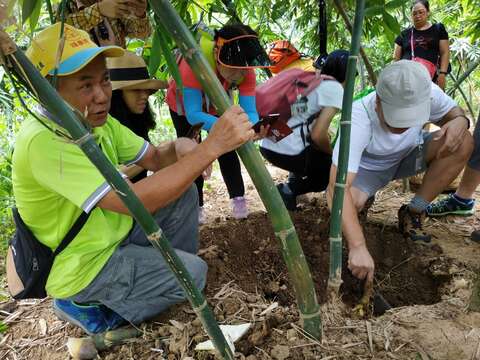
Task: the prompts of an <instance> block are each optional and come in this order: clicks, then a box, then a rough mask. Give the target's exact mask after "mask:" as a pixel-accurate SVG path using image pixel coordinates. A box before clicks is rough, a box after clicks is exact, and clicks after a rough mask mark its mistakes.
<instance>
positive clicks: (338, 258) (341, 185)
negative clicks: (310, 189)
mask: <svg viewBox="0 0 480 360" xmlns="http://www.w3.org/2000/svg"><path fill="white" fill-rule="evenodd" d="M364 8H365V0H358V1H357V2H356V8H355V20H354V23H353V33H352V44H351V47H350V56H349V58H348V65H347V76H346V86H345V91H344V93H343V102H342V117H341V120H340V134H341V136H340V151H339V156H338V168H337V178H336V180H335V192H334V195H333V203H332V213H331V217H330V272H329V278H328V286H329V288H333V289H335V291H337V292H338V289H339V288H340V285H341V284H342V209H343V198H344V194H345V183H346V179H347V170H348V156H349V150H350V127H351V126H350V125H351V118H352V102H353V91H354V87H355V75H356V72H357V59H358V53H359V50H360V39H361V36H362V25H363V18H364Z"/></svg>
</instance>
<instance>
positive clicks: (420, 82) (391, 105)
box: [376, 60, 432, 128]
mask: <svg viewBox="0 0 480 360" xmlns="http://www.w3.org/2000/svg"><path fill="white" fill-rule="evenodd" d="M376 90H377V96H378V97H379V98H380V101H381V103H382V109H383V115H384V118H385V122H386V123H387V124H388V125H389V126H391V127H393V128H409V127H413V126H419V125H420V126H421V125H423V124H425V123H426V122H427V121H428V119H429V118H430V99H431V93H432V80H431V78H430V75H429V74H428V71H427V69H425V67H424V66H423V65H422V64H420V63H418V62H415V61H411V60H400V61H397V62H394V63H392V64H390V65H388V66H387V67H386V68H385V69H383V71H382V72H381V73H380V76H379V77H378V82H377V86H376Z"/></svg>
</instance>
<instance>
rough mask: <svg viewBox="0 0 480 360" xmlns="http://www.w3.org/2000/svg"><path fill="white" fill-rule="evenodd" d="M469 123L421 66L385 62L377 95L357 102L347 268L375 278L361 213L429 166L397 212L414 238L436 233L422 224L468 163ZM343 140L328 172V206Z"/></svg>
mask: <svg viewBox="0 0 480 360" xmlns="http://www.w3.org/2000/svg"><path fill="white" fill-rule="evenodd" d="M426 122H432V123H434V124H436V125H438V126H440V130H438V131H436V132H433V133H427V132H424V131H423V130H422V128H423V125H424V124H425V123H426ZM468 127H469V120H468V119H467V118H466V117H465V115H464V112H463V110H462V109H461V108H459V107H458V106H457V104H456V103H455V101H454V100H452V99H451V98H450V97H449V96H448V95H446V94H445V93H444V92H443V91H442V90H441V89H440V88H439V87H438V86H437V85H435V84H433V83H432V82H431V79H430V77H429V75H428V73H427V71H426V69H425V68H424V67H423V65H421V64H419V63H416V62H413V61H409V60H401V61H398V62H395V63H393V64H391V65H389V66H387V67H386V68H385V69H384V70H383V71H382V73H381V74H380V76H379V79H378V83H377V86H376V92H373V93H371V94H369V95H368V96H366V97H364V98H363V99H360V100H358V101H356V102H355V103H354V104H353V109H352V138H351V143H350V159H349V164H348V176H347V187H346V189H345V190H346V191H345V200H344V207H343V219H342V229H343V233H344V235H345V238H346V239H347V243H348V249H349V256H348V267H349V269H350V270H351V271H352V273H353V275H355V276H356V277H358V278H360V279H364V278H365V277H367V278H368V279H369V280H372V279H373V271H374V262H373V259H372V257H371V255H370V253H369V252H368V249H367V245H366V241H365V236H364V234H363V231H362V228H361V226H360V223H359V220H358V212H359V211H360V210H361V209H362V208H363V207H364V205H365V203H366V202H367V200H369V199H373V198H374V196H375V193H376V192H377V191H378V190H380V189H381V188H383V187H384V186H386V185H387V184H388V183H389V182H390V181H392V180H394V179H401V178H406V177H409V176H413V175H415V174H418V173H421V172H424V171H426V173H425V176H424V177H423V183H422V185H421V186H420V188H419V189H418V191H417V192H416V194H415V195H414V197H413V198H412V199H411V201H410V203H409V204H405V205H402V207H401V208H400V210H399V211H398V226H399V229H400V232H402V233H403V234H404V236H405V237H408V238H410V239H411V240H413V241H425V242H429V241H430V239H431V236H430V235H428V234H426V233H425V232H424V231H423V229H422V221H423V219H424V218H425V209H426V208H427V206H428V205H429V204H430V202H431V201H432V200H433V199H435V197H436V196H437V195H438V194H440V193H441V192H442V190H443V189H444V188H446V187H447V186H448V184H450V182H451V181H452V180H453V179H454V178H455V177H456V176H457V175H458V174H459V173H460V171H461V170H462V169H463V167H464V166H465V164H466V162H467V160H468V158H469V156H470V153H471V152H472V149H473V141H472V136H471V135H470V133H469V132H468ZM339 143H340V142H337V145H336V146H335V149H334V154H333V159H332V163H333V165H332V168H331V171H330V183H329V186H328V193H327V197H328V201H329V205H330V206H331V202H332V198H333V192H334V187H335V179H336V175H337V165H338V155H339V154H338V152H339ZM369 202H370V201H369Z"/></svg>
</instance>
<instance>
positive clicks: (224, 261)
mask: <svg viewBox="0 0 480 360" xmlns="http://www.w3.org/2000/svg"><path fill="white" fill-rule="evenodd" d="M291 215H292V219H293V222H294V224H295V227H296V230H297V233H298V235H299V238H300V241H301V243H302V247H303V250H304V253H305V256H306V258H307V261H308V263H309V266H310V269H311V271H312V276H313V280H314V283H315V286H316V289H317V295H318V298H319V301H320V302H321V303H323V302H325V301H326V300H327V299H326V293H327V292H326V288H327V280H328V263H329V243H328V226H329V224H328V218H329V212H328V210H327V209H326V207H325V206H324V205H318V204H317V205H315V206H309V207H307V208H305V209H303V211H301V212H294V213H292V214H291ZM363 227H364V229H365V233H366V237H367V244H368V248H369V250H370V252H371V254H372V256H373V258H374V259H375V264H376V271H375V291H376V292H378V293H380V294H381V295H383V297H384V298H385V299H386V300H387V302H388V303H389V304H390V305H391V306H392V307H399V306H406V305H414V304H425V305H427V304H433V303H436V302H439V301H440V298H441V293H442V292H441V289H442V286H443V285H444V284H445V283H446V282H447V281H448V280H449V279H450V275H449V273H448V269H449V265H450V261H449V259H448V258H446V257H445V256H443V255H442V250H441V249H440V247H438V246H434V245H433V246H432V245H431V246H425V245H420V244H414V243H412V242H411V241H410V240H406V239H404V238H403V237H402V236H401V235H400V234H399V233H398V231H397V229H396V228H394V227H392V226H385V225H383V224H375V223H373V224H372V223H366V224H364V226H363ZM201 243H202V251H201V255H202V256H203V258H204V259H205V260H206V261H207V262H208V265H209V275H208V281H207V284H208V288H207V290H206V291H207V294H208V295H212V294H213V293H212V291H213V289H217V290H218V288H220V287H221V286H222V285H223V284H226V283H229V282H234V283H235V284H236V285H238V286H239V287H240V289H242V290H243V291H245V292H247V293H258V294H259V295H261V296H263V297H264V298H266V299H268V300H271V301H278V302H279V303H280V304H281V305H284V306H288V305H290V304H294V303H295V298H294V294H293V292H292V287H291V286H290V285H289V279H288V274H287V269H286V266H285V263H284V261H283V259H282V256H281V254H280V252H279V247H278V244H277V240H276V239H275V236H274V233H273V230H272V226H271V223H270V220H269V219H268V217H267V215H265V214H260V213H257V214H253V215H251V216H249V218H248V219H246V220H242V221H229V222H228V223H227V224H226V223H223V224H222V223H219V224H213V225H209V226H205V227H203V229H202V231H201ZM346 253H347V251H346V250H344V254H345V256H344V258H346ZM342 277H343V281H344V284H343V286H342V293H343V299H344V301H345V302H346V303H349V304H354V303H355V302H356V301H358V299H359V298H360V297H361V295H362V289H363V286H362V284H361V283H360V282H359V281H357V280H356V279H355V278H354V277H353V276H352V275H351V274H350V273H349V271H348V270H346V266H345V261H344V267H343V275H342Z"/></svg>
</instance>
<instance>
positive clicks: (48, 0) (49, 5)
mask: <svg viewBox="0 0 480 360" xmlns="http://www.w3.org/2000/svg"><path fill="white" fill-rule="evenodd" d="M45 3H46V5H47V11H48V17H49V18H50V23H51V24H52V25H53V24H55V15H54V14H53V8H52V3H51V2H50V0H45Z"/></svg>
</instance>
